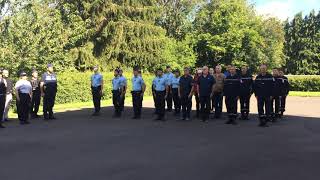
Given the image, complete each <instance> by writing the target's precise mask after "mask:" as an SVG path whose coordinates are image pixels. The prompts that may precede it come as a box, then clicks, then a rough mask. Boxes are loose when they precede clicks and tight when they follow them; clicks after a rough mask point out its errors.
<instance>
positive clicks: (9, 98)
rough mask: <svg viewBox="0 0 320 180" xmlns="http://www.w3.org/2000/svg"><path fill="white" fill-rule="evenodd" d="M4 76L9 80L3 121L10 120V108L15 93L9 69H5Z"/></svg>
mask: <svg viewBox="0 0 320 180" xmlns="http://www.w3.org/2000/svg"><path fill="white" fill-rule="evenodd" d="M2 76H3V78H4V79H5V80H6V82H7V92H6V104H5V108H4V113H3V116H2V121H8V114H9V109H10V106H11V103H12V100H13V98H12V94H13V81H12V80H11V79H10V78H9V70H7V69H4V70H3V72H2Z"/></svg>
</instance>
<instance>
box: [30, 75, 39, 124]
mask: <svg viewBox="0 0 320 180" xmlns="http://www.w3.org/2000/svg"><path fill="white" fill-rule="evenodd" d="M30 83H31V86H32V99H31V104H30V114H31V118H38V117H39V115H38V111H39V106H40V101H41V91H40V80H39V78H38V71H37V70H35V69H34V70H32V77H31V80H30Z"/></svg>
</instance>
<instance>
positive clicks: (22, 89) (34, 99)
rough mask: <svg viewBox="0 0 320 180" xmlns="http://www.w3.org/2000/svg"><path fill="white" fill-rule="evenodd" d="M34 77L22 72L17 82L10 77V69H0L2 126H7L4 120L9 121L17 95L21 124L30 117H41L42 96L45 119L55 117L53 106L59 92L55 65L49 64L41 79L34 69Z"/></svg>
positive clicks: (0, 114)
mask: <svg viewBox="0 0 320 180" xmlns="http://www.w3.org/2000/svg"><path fill="white" fill-rule="evenodd" d="M31 74H32V77H31V78H30V80H29V79H28V75H27V73H26V72H24V71H23V72H20V78H19V80H18V81H17V82H16V83H15V85H14V83H13V81H12V80H11V79H9V71H8V70H3V69H0V117H1V118H0V120H1V121H0V128H5V126H4V125H3V122H6V121H8V112H9V108H10V105H11V102H12V99H13V95H15V96H16V107H17V113H18V119H19V121H20V124H22V125H25V124H29V123H30V122H29V118H30V115H31V118H39V117H40V116H39V115H38V111H39V106H40V101H41V96H42V97H43V115H44V119H45V120H50V119H55V117H54V116H53V106H54V102H55V96H56V92H57V76H56V74H55V73H54V70H53V65H52V64H48V65H47V72H45V73H44V74H43V75H42V77H41V79H40V78H39V77H38V71H37V70H36V69H33V70H32V73H31Z"/></svg>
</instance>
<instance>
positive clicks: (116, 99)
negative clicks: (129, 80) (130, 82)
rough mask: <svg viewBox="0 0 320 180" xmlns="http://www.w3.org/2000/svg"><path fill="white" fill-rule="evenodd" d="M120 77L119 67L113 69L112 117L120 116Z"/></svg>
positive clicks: (121, 90) (121, 91)
mask: <svg viewBox="0 0 320 180" xmlns="http://www.w3.org/2000/svg"><path fill="white" fill-rule="evenodd" d="M121 83H122V82H121V79H120V76H119V69H118V68H117V69H115V70H114V78H113V79H112V102H113V107H114V115H113V117H115V118H118V117H121V112H122V111H121V102H122V100H121V96H122V93H123V89H122V88H123V86H122V84H121Z"/></svg>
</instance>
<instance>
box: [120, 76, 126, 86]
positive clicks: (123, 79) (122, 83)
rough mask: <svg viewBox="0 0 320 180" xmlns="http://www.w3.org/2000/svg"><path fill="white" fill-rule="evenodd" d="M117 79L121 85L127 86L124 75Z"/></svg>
mask: <svg viewBox="0 0 320 180" xmlns="http://www.w3.org/2000/svg"><path fill="white" fill-rule="evenodd" d="M119 79H120V81H121V87H125V86H127V78H125V77H124V76H119Z"/></svg>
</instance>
